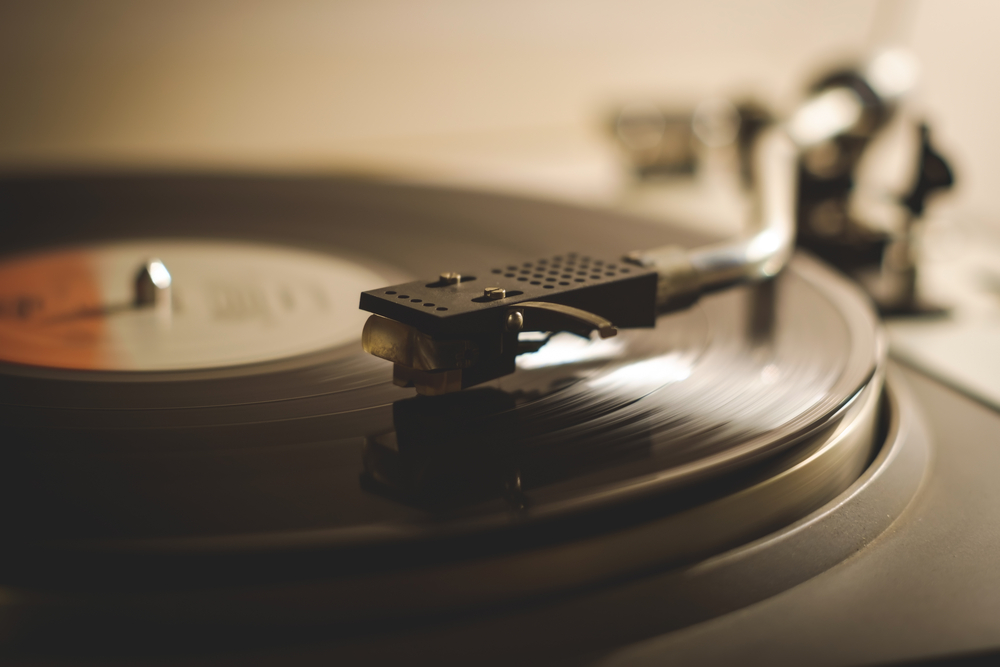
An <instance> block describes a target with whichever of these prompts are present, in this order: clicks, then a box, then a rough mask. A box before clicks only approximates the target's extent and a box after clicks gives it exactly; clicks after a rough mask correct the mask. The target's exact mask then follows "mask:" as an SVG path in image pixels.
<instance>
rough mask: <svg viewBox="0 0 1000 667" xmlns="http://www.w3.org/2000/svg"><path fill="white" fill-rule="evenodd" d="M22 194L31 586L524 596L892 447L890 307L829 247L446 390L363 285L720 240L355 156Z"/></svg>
mask: <svg viewBox="0 0 1000 667" xmlns="http://www.w3.org/2000/svg"><path fill="white" fill-rule="evenodd" d="M0 206H2V209H0V215H2V225H3V229H4V234H5V236H6V238H7V240H8V241H7V244H6V245H5V249H6V251H5V255H4V257H2V258H0V341H4V345H3V346H2V348H3V349H2V350H0V361H2V362H3V363H2V366H0V417H2V419H3V420H4V422H5V423H6V424H7V425H8V433H9V436H8V437H7V438H6V439H5V440H6V442H5V444H4V445H3V446H2V465H0V468H2V470H3V473H2V475H3V479H2V484H0V488H2V491H0V494H2V497H0V500H2V502H0V508H2V509H0V526H2V528H3V531H4V533H5V535H7V536H8V540H9V543H10V544H11V545H12V548H11V549H10V550H9V551H8V552H7V553H6V554H5V556H4V557H3V559H4V562H3V563H2V564H0V565H3V566H4V569H3V572H4V576H5V577H6V578H7V581H6V582H4V583H6V584H7V585H12V586H15V587H21V588H23V589H32V590H34V589H38V588H44V589H48V590H60V591H77V592H78V593H79V594H81V595H84V594H89V593H87V592H88V591H91V592H92V591H95V590H100V591H103V592H104V593H106V592H107V591H114V590H118V591H122V592H123V593H122V594H123V595H126V592H127V596H139V597H142V595H146V594H150V595H152V594H153V592H155V591H161V592H162V591H166V590H177V589H182V590H187V591H193V593H192V595H203V594H204V595H208V596H209V597H210V598H211V599H213V600H217V598H216V597H213V596H216V594H217V589H218V587H219V586H227V587H233V586H235V587H250V588H252V589H254V590H256V587H260V586H270V587H272V589H273V587H274V586H279V585H280V586H291V587H293V588H295V587H301V586H304V585H305V583H304V582H315V581H317V580H322V581H323V582H324V583H323V584H322V586H320V587H319V588H315V587H314V588H311V589H310V590H313V591H314V593H315V594H316V595H319V596H320V597H321V599H322V600H323V602H322V603H321V604H320V603H316V602H315V600H316V599H317V598H314V597H310V596H309V595H306V596H305V598H302V597H295V596H292V597H293V598H294V599H295V600H296V602H294V603H289V604H284V605H282V604H277V605H276V604H274V601H273V600H272V601H271V602H269V603H268V605H256V606H255V605H254V604H244V602H245V601H244V602H239V600H242V598H241V597H240V596H237V597H236V598H225V602H224V603H223V602H219V604H224V606H226V608H227V609H229V610H230V612H232V610H233V609H242V611H241V612H239V613H247V614H251V615H253V614H254V613H258V612H259V613H261V614H262V615H263V616H267V615H268V614H274V615H281V614H286V615H287V614H288V613H289V612H288V609H289V607H293V608H299V607H303V608H309V609H310V610H311V611H310V612H309V613H315V611H316V605H317V604H319V605H320V607H322V609H323V614H328V615H329V616H330V617H331V618H346V617H363V616H365V615H380V614H383V613H387V612H388V613H408V612H410V611H414V610H420V609H426V608H437V607H449V608H450V607H453V606H456V605H458V606H462V605H470V604H473V605H474V604H480V603H483V602H496V601H502V600H508V599H513V598H518V597H522V596H528V595H533V594H537V593H539V592H545V591H550V590H557V589H562V588H570V587H574V586H579V585H583V584H587V583H594V582H598V581H603V580H606V579H608V578H611V577H615V576H620V575H622V574H623V573H629V572H636V571H641V570H642V569H644V568H649V567H654V566H655V567H662V566H669V565H675V564H678V563H684V562H690V561H692V560H694V559H698V558H703V557H705V556H706V555H710V554H712V553H718V552H719V551H722V550H724V549H726V548H729V547H731V546H733V545H736V544H740V543H744V542H746V541H748V540H751V539H754V538H755V537H758V536H760V535H763V534H765V533H766V532H768V531H770V530H773V529H775V528H777V527H780V526H782V525H786V524H788V523H790V522H791V521H794V520H795V519H797V518H799V517H802V516H805V515H806V514H808V513H809V512H810V511H812V510H813V509H815V508H817V507H819V506H820V505H822V504H823V503H825V502H827V501H828V500H829V499H831V498H833V497H834V496H836V495H837V494H838V493H840V492H841V491H842V490H843V489H845V488H847V486H849V485H850V484H851V482H853V481H854V480H855V479H856V478H857V477H858V475H860V474H861V471H862V470H863V469H864V467H865V466H866V465H867V463H868V462H869V461H870V460H871V458H872V456H873V455H874V452H875V449H876V437H875V434H876V429H877V427H878V405H879V401H880V397H881V381H882V374H883V368H882V367H883V363H884V350H883V344H882V339H881V335H880V332H879V329H878V325H877V321H876V319H875V316H874V314H873V313H872V311H871V309H870V307H869V306H868V304H867V302H866V301H865V299H864V298H863V297H861V296H860V295H859V293H858V292H857V290H856V289H855V288H854V287H852V286H851V285H849V284H848V283H847V282H846V281H844V280H842V279H841V278H838V277H837V276H836V275H834V274H833V273H832V272H830V271H828V270H827V269H825V268H823V267H822V266H820V265H819V264H817V263H816V262H814V261H812V260H810V259H808V258H806V257H799V258H797V259H796V260H794V261H793V263H792V265H791V267H790V269H789V270H788V271H786V272H785V273H784V274H783V275H782V276H781V277H780V278H779V279H778V280H777V281H775V282H774V283H771V284H767V285H763V286H758V287H753V288H739V289H733V290H729V291H727V292H723V293H719V294H716V295H713V296H710V297H706V298H703V299H702V301H701V302H699V303H698V304H697V305H696V306H694V307H692V308H691V309H689V310H687V311H684V312H680V313H677V314H672V315H667V316H663V317H661V318H659V320H658V321H657V323H656V327H655V328H653V329H634V330H623V331H622V332H621V333H620V334H619V336H618V337H615V338H610V339H606V340H596V339H595V340H588V339H583V338H580V337H578V336H574V335H571V334H558V335H556V336H554V337H552V338H551V340H549V341H548V342H547V343H546V344H545V345H544V346H542V347H541V348H540V349H539V350H538V351H537V352H534V353H530V354H525V355H522V356H521V357H519V359H518V370H517V371H516V372H515V373H514V374H512V375H509V376H506V377H503V378H500V379H499V380H496V381H493V382H490V383H487V384H484V385H481V386H479V387H476V388H473V389H469V390H466V391H463V392H461V393H459V394H455V395H450V396H443V397H420V396H416V395H415V394H414V392H413V390H411V389H403V388H399V387H396V386H394V385H393V384H392V382H391V372H392V371H391V364H388V363H387V362H384V361H381V360H379V359H376V358H374V357H370V356H368V355H366V354H365V353H364V352H363V351H362V350H361V348H360V343H359V337H360V331H361V324H363V322H364V314H363V313H360V312H359V311H357V301H358V295H359V293H360V291H362V290H365V289H372V288H376V287H380V286H382V285H387V284H392V283H394V282H400V281H401V280H412V279H416V278H422V277H425V276H428V277H433V276H436V275H438V274H439V273H440V272H442V271H447V270H457V271H466V270H472V269H475V268H476V267H482V266H492V265H494V264H501V265H502V264H506V263H509V262H521V261H523V260H531V259H535V258H537V257H543V256H546V255H551V254H553V253H559V252H568V251H574V252H578V253H581V254H585V255H593V256H599V257H605V258H616V257H619V256H621V255H622V254H623V253H625V252H628V251H630V250H634V249H636V248H645V247H652V246H656V245H662V244H664V243H668V242H673V243H681V244H685V245H691V244H693V243H695V242H697V241H699V240H700V239H697V238H694V237H693V236H690V235H685V234H683V233H679V232H677V231H676V230H672V229H669V228H667V227H666V226H664V225H662V224H656V223H652V222H645V221H642V220H637V219H634V218H629V217H626V216H622V215H619V214H613V213H610V212H605V211H592V210H583V209H577V208H572V207H569V206H563V205H556V204H550V203H542V202H534V201H527V200H518V199H513V198H508V197H501V196H495V195H486V194H476V193H470V192H461V191H449V190H443V189H433V188H428V187H419V186H404V185H390V184H383V183H373V182H363V181H353V180H335V179H268V178H250V177H245V178H226V177H165V176H145V177H143V176H130V177H96V176H95V177H73V178H53V177H46V178H33V179H8V180H6V181H4V182H2V184H0ZM54 239H58V244H57V245H54V244H53V240H54ZM151 257H155V258H157V259H159V260H162V262H163V264H164V265H165V266H167V267H169V268H170V271H171V277H172V284H171V289H172V290H174V291H175V296H176V299H175V301H174V305H173V308H172V312H169V313H167V315H166V317H167V318H168V320H169V321H168V322H167V323H166V324H164V322H163V321H161V320H157V319H156V318H157V317H160V318H162V317H164V315H163V313H157V312H154V310H155V309H154V310H150V309H147V310H143V311H141V312H139V311H136V310H135V309H132V308H130V307H129V303H130V298H131V296H130V295H131V290H132V284H133V283H132V281H133V279H134V275H135V270H136V268H137V267H140V266H142V265H143V263H144V262H147V261H148V260H149V259H150V258H151ZM612 545H614V548H611V547H612ZM583 561H586V563H587V566H586V567H585V568H584V567H573V566H570V564H571V563H574V562H577V563H581V562H583ZM526 563H528V564H530V566H529V565H526ZM442 581H444V582H447V583H446V584H445V585H443V586H442V585H439V584H440V582H442ZM435 582H437V583H435ZM206 586H208V587H210V588H211V589H212V590H213V591H215V592H213V593H211V594H208V593H204V590H205V588H206ZM296 590H298V589H296ZM429 590H433V591H434V592H433V594H430V595H428V591H429ZM316 591H321V592H322V593H319V592H316ZM379 592H381V594H383V595H386V594H390V593H389V592H391V597H392V602H391V603H388V604H387V603H385V598H384V597H380V596H379V595H380V593H379ZM303 599H309V600H312V602H302V600H303ZM286 602H287V600H286ZM189 603H190V601H189V600H188V601H187V602H185V604H189ZM202 603H204V599H202ZM264 607H266V608H267V611H266V612H265V611H262V608H264ZM202 609H211V610H212V611H211V612H206V613H213V614H214V613H216V612H217V611H218V610H217V608H216V607H213V606H211V605H208V606H202ZM252 609H253V610H256V611H252V612H251V611H248V610H252ZM185 613H187V612H185ZM192 613H195V614H197V613H199V612H197V611H195V612H192Z"/></svg>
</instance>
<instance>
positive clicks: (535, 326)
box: [518, 301, 618, 338]
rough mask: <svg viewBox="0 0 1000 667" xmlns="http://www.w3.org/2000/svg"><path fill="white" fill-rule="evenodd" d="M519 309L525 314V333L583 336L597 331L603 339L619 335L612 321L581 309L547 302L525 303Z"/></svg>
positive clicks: (519, 305)
mask: <svg viewBox="0 0 1000 667" xmlns="http://www.w3.org/2000/svg"><path fill="white" fill-rule="evenodd" d="M518 308H519V309H520V310H521V311H522V312H523V317H522V323H523V329H524V330H525V331H571V332H573V333H576V334H580V335H581V336H589V335H590V333H591V332H592V331H596V332H597V333H598V335H599V336H600V337H601V338H611V337H612V336H615V335H617V334H618V329H616V328H615V325H614V324H612V323H611V322H610V321H608V320H606V319H604V318H603V317H601V316H600V315H594V314H593V313H588V312H587V311H585V310H581V309H580V308H573V307H572V306H564V305H562V304H559V303H547V302H545V301H525V302H523V303H520V304H518Z"/></svg>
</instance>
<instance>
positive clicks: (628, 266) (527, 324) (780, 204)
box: [360, 49, 951, 395]
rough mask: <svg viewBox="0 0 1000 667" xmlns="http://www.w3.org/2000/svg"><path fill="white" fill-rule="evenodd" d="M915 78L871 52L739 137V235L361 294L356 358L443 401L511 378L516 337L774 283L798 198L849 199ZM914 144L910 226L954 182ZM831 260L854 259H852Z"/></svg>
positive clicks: (453, 275)
mask: <svg viewBox="0 0 1000 667" xmlns="http://www.w3.org/2000/svg"><path fill="white" fill-rule="evenodd" d="M914 72H915V70H914V68H913V62H912V56H911V55H910V54H909V52H907V51H904V50H901V49H890V50H887V51H884V52H881V53H879V54H878V55H877V56H876V57H874V58H872V59H871V60H869V61H868V62H867V63H866V64H865V65H864V66H863V67H860V68H857V69H854V70H844V71H838V72H835V73H834V74H832V75H830V76H828V77H826V78H825V79H823V80H822V81H821V82H820V83H819V84H817V85H816V86H815V87H814V88H813V90H812V91H811V94H810V95H809V96H808V97H807V99H806V100H805V101H804V103H802V104H801V105H800V106H799V107H798V108H797V109H796V110H795V111H794V113H792V114H791V115H790V116H789V117H788V118H787V119H785V120H784V121H783V122H777V123H771V124H769V125H766V126H764V127H762V128H754V133H753V136H752V137H749V138H747V137H744V140H745V143H746V145H747V146H748V151H749V154H748V166H749V170H748V173H747V174H746V176H747V181H748V185H749V186H750V191H751V195H752V197H753V209H752V210H753V213H752V216H751V217H752V219H751V220H750V222H749V224H748V225H746V229H747V231H746V233H745V234H744V235H743V236H741V237H739V238H737V239H734V240H730V241H726V242H723V243H718V244H712V245H708V246H704V247H700V248H694V249H686V248H682V247H679V246H666V247H660V248H653V249H649V250H641V251H636V252H632V253H629V254H628V255H626V256H625V257H610V258H596V257H589V256H588V257H584V256H580V255H576V254H574V253H566V254H563V255H556V256H553V257H546V258H541V259H528V260H526V261H523V262H520V263H516V264H509V265H505V266H486V267H480V268H478V269H472V270H471V271H469V272H465V273H457V272H447V273H442V274H440V275H439V276H438V277H437V279H433V280H420V281H414V282H409V283H404V284H400V285H393V286H390V287H384V288H380V289H376V290H370V291H367V292H364V293H362V294H361V303H360V307H361V308H362V309H363V310H367V311H369V312H371V313H373V315H372V316H371V317H370V318H369V319H368V321H367V323H366V324H365V328H364V332H363V336H362V342H363V346H364V349H365V351H366V352H368V353H370V354H373V355H375V356H377V357H380V358H382V359H386V360H388V361H391V362H393V365H394V372H393V380H394V382H395V383H396V384H398V385H400V386H413V387H415V388H416V389H417V391H418V392H419V393H421V394H425V395H437V394H445V393H450V392H454V391H459V390H461V389H464V388H467V387H470V386H474V385H477V384H480V383H482V382H486V381H489V380H492V379H495V378H497V377H501V376H503V375H506V374H509V373H512V372H514V369H515V359H516V357H517V355H519V354H522V353H524V352H531V351H536V350H538V349H539V348H540V347H541V346H542V345H544V344H545V342H546V340H547V339H546V338H544V337H542V338H537V337H533V338H532V339H531V340H527V339H526V338H527V337H526V338H525V339H520V338H519V335H520V334H521V333H523V332H545V333H550V334H551V333H556V332H563V331H566V332H572V333H577V334H579V335H582V336H590V335H593V334H596V335H598V336H600V337H603V338H606V337H609V336H614V335H616V333H617V330H618V328H632V327H653V326H655V324H656V318H657V316H658V315H661V314H664V313H669V312H673V311H677V310H681V309H684V308H688V307H689V306H691V305H692V304H694V303H695V302H696V301H697V300H698V299H699V298H700V297H701V296H702V295H704V294H709V293H711V292H715V291H718V290H721V289H726V288H728V287H731V286H734V285H739V284H745V283H753V282H760V281H766V280H769V279H771V278H773V277H774V276H776V275H778V274H779V273H780V272H781V271H782V269H783V268H784V267H785V266H786V264H787V263H788V261H789V258H790V257H791V255H792V253H793V251H794V249H795V246H796V236H797V229H801V227H802V217H803V215H804V214H803V207H804V205H807V204H809V201H806V200H805V199H806V198H810V197H812V198H815V197H816V196H817V195H816V193H817V192H819V193H821V195H822V196H823V197H827V198H829V197H834V196H840V197H844V196H846V195H847V193H848V192H849V191H850V189H851V185H852V182H851V174H852V170H853V168H854V167H855V166H856V164H857V162H858V160H859V159H860V155H861V154H862V153H863V151H864V149H865V148H866V146H867V145H868V143H869V142H870V140H871V139H872V138H873V137H874V136H875V135H876V133H877V132H878V131H879V130H880V129H881V128H882V127H884V126H885V125H886V123H887V122H888V121H889V119H890V118H891V117H892V115H893V113H894V112H895V110H896V108H897V106H898V103H899V100H900V99H901V98H902V97H903V96H904V95H905V94H906V92H907V91H909V90H910V89H911V88H912V86H913V83H914V80H915V76H914ZM922 139H923V147H922V148H923V150H922V152H921V153H920V155H918V156H917V158H918V164H917V165H915V166H914V169H915V170H916V172H917V174H918V176H917V178H916V184H915V186H914V190H913V192H912V193H911V194H910V195H909V196H908V197H907V199H906V200H905V201H904V202H902V203H904V204H905V205H906V206H907V207H908V208H909V209H910V210H911V211H912V212H913V213H914V214H919V213H920V212H921V211H922V210H923V200H924V198H925V197H926V196H927V194H928V193H929V192H931V191H933V190H934V189H937V188H940V187H947V186H948V185H950V184H951V173H950V170H949V169H948V168H947V165H946V164H945V163H944V161H943V160H941V158H940V157H939V156H938V155H937V154H936V153H935V152H934V151H933V150H931V148H930V146H929V144H928V142H927V133H926V128H924V129H923V133H922ZM831 151H833V154H834V155H835V157H836V158H837V159H839V160H840V162H839V163H838V164H837V165H835V166H836V168H835V169H832V170H828V172H827V173H825V174H824V173H822V172H821V173H818V174H817V173H816V170H815V169H811V167H810V165H811V164H812V163H815V162H816V161H817V154H819V155H820V157H823V156H829V155H830V154H831ZM928 172H930V173H928ZM845 179H846V180H845ZM800 235H801V232H800ZM885 245H886V243H885V242H883V243H882V246H880V248H879V252H878V255H879V258H878V259H879V260H880V261H881V255H882V254H884V249H885ZM840 251H841V252H842V253H844V254H845V255H846V256H847V257H848V258H849V259H851V258H852V257H854V255H852V252H853V251H852V248H850V247H847V248H840ZM820 254H822V253H820ZM855 254H863V253H859V252H856V253H855ZM911 287H912V285H911ZM910 297H911V300H912V289H910Z"/></svg>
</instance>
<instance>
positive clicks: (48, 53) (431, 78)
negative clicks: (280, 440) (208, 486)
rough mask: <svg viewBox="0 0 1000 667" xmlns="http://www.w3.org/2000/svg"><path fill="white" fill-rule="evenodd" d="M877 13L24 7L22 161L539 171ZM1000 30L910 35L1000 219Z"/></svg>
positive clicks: (778, 6)
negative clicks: (445, 164) (584, 142)
mask: <svg viewBox="0 0 1000 667" xmlns="http://www.w3.org/2000/svg"><path fill="white" fill-rule="evenodd" d="M906 11H907V8H906V7H905V6H904V10H903V13H904V14H906ZM876 13H877V6H876V4H875V3H874V2H871V1H868V0H823V1H814V2H802V1H801V0H774V1H771V2H744V1H740V0H709V1H704V0H703V1H701V2H676V1H674V2H670V1H667V2H652V1H650V0H619V1H618V2H610V1H608V2H573V1H570V0H508V1H506V2H492V3H486V2H473V1H470V0H428V1H424V2H415V1H407V0H368V1H362V0H350V1H346V0H342V1H340V2H317V1H312V0H286V1H284V2H261V1H259V0H244V1H236V0H174V1H172V2H167V1H162V2H142V1H137V0H89V1H82V0H81V1H77V2H73V1H69V0H64V1H61V2H60V1H52V0H34V1H32V2H13V1H11V0H6V1H5V2H2V4H0V91H2V95H0V166H2V167H4V168H6V169H18V168H23V167H25V166H33V167H34V166H53V165H64V164H101V165H107V164H115V165H161V166H162V165H167V166H180V167H189V166H197V167H202V168H204V167H232V166H237V167H240V168H258V169H270V168H295V169H331V168H342V167H343V166H344V165H347V166H355V167H357V166H363V167H365V168H378V169H383V168H385V169H390V170H391V169H393V168H401V169H403V170H410V171H419V170H420V168H421V167H422V165H423V164H424V162H423V161H426V163H427V168H428V169H431V168H437V167H440V165H437V167H435V166H434V165H435V160H436V159H438V158H437V157H435V156H436V155H445V154H447V153H448V150H449V149H448V148H447V146H449V145H450V146H454V145H456V144H461V145H463V146H466V147H469V148H467V153H471V154H473V155H475V154H478V153H484V152H489V151H490V150H496V151H498V152H501V153H502V152H504V151H507V153H510V152H511V148H510V146H511V145H517V144H518V142H519V141H522V140H521V139H517V138H516V137H534V139H532V140H529V141H526V142H524V145H525V146H531V148H530V150H528V153H529V160H530V152H531V151H541V152H544V150H545V148H544V147H545V146H546V145H547V144H546V142H547V141H548V142H552V143H555V144H559V141H562V140H559V139H546V138H545V137H559V136H563V137H570V138H569V139H566V141H567V142H570V143H572V142H573V141H575V140H577V139H579V138H580V137H583V136H584V135H585V134H586V133H587V132H590V131H591V128H593V127H594V125H595V123H596V121H597V120H599V119H600V118H601V112H602V110H603V109H604V108H606V105H607V104H609V103H611V102H614V101H615V100H618V99H622V98H627V97H629V96H631V95H636V94H651V95H654V96H656V97H660V98H665V99H669V98H670V97H671V95H672V94H677V95H680V96H681V97H684V98H688V99H690V98H696V97H697V96H699V95H703V94H706V93H712V92H720V91H721V92H730V91H741V90H757V91H762V93H763V94H764V96H765V97H767V98H769V99H771V100H773V101H777V102H780V103H787V102H788V101H789V100H791V99H792V98H793V97H794V93H795V91H796V90H797V84H798V83H799V82H800V81H801V79H802V77H803V76H804V75H805V74H806V73H808V72H809V71H810V70H811V69H812V68H813V66H814V65H815V64H816V63H818V62H819V63H821V62H823V61H824V60H825V59H826V58H828V57H830V56H836V55H837V54H840V53H849V52H851V50H854V49H860V48H862V47H863V46H864V45H865V44H866V41H867V39H868V36H869V34H870V32H871V25H872V23H873V20H874V17H875V15H876ZM998 19H1000V3H995V2H990V1H989V0H963V1H954V0H948V1H946V0H938V1H933V0H928V1H926V2H924V3H922V5H921V6H920V7H919V11H918V12H916V14H915V16H914V18H913V21H912V25H911V27H910V28H909V34H910V35H911V38H912V43H913V45H914V46H915V48H916V49H917V51H918V53H919V54H920V56H921V57H922V59H923V62H924V65H925V72H926V76H925V79H924V87H923V96H922V98H921V99H920V103H921V104H923V105H924V106H925V107H926V108H928V109H929V110H931V111H930V113H931V115H932V117H933V118H934V119H935V120H936V121H938V122H937V128H938V130H939V134H940V136H941V138H942V140H943V142H944V143H945V144H946V146H948V147H949V148H951V149H952V151H953V152H954V153H956V154H957V155H958V158H959V165H958V166H959V168H960V169H961V175H962V176H963V177H964V185H965V187H964V190H963V193H962V201H963V207H964V209H965V210H967V211H969V212H970V215H975V216H980V217H983V218H990V217H991V216H994V214H997V215H996V217H1000V204H997V203H995V202H994V197H993V192H992V190H993V184H994V183H995V182H996V181H997V179H1000V160H998V158H997V155H996V153H997V151H996V149H997V148H998V147H1000V129H998V123H997V121H995V120H994V117H995V116H996V113H995V109H996V108H997V106H998V105H997V102H998V101H1000V98H998V92H997V86H996V79H997V69H998V65H1000V45H998V42H997V40H996V39H995V38H994V35H993V33H994V31H995V27H996V25H998ZM489 136H493V137H494V139H493V140H489V139H483V137H489ZM477 137H478V139H477ZM436 142H437V143H436ZM477 142H479V143H478V144H477ZM438 144H439V145H441V146H444V147H445V148H442V149H440V150H437V149H435V145H438ZM491 147H492V148H491ZM557 148H558V149H559V150H564V151H566V150H568V149H566V148H565V146H562V147H561V148H559V147H557ZM453 152H454V151H453ZM515 152H516V151H515ZM523 152H524V151H522V153H523ZM584 152H585V151H584ZM569 154H572V150H570V151H569ZM581 154H582V153H581ZM588 155H589V153H588ZM508 158H509V159H513V158H510V157H509V155H508ZM470 159H471V158H470ZM438 161H440V160H438Z"/></svg>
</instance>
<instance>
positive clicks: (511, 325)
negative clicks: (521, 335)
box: [505, 310, 524, 331]
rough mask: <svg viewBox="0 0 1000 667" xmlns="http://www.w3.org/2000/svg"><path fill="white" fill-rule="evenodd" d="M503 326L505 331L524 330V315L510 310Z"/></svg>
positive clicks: (519, 311)
mask: <svg viewBox="0 0 1000 667" xmlns="http://www.w3.org/2000/svg"><path fill="white" fill-rule="evenodd" d="M505 326H506V329H507V331H521V330H522V329H524V313H523V312H522V311H521V310H512V311H511V312H509V313H508V314H507V321H506V322H505Z"/></svg>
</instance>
